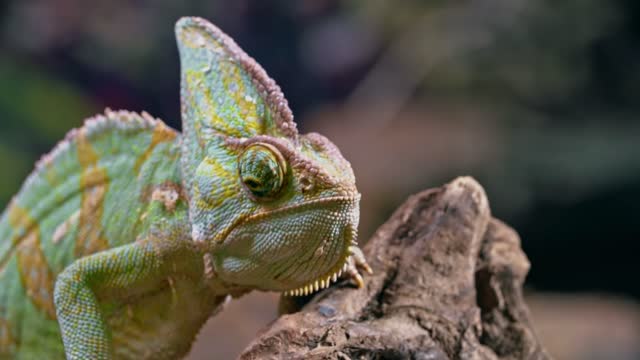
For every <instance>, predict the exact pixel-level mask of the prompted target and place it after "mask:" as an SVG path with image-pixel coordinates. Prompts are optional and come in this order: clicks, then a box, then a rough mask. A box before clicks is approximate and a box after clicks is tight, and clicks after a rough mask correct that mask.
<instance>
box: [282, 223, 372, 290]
mask: <svg viewBox="0 0 640 360" xmlns="http://www.w3.org/2000/svg"><path fill="white" fill-rule="evenodd" d="M348 231H349V232H348V236H349V238H347V239H345V240H344V246H345V249H344V251H343V255H342V257H341V258H340V260H339V261H338V262H337V263H336V264H335V265H334V266H333V267H332V268H331V269H330V270H329V271H327V273H326V274H324V275H321V276H319V277H318V278H316V279H315V280H312V281H309V282H308V283H307V284H305V285H303V286H300V287H297V288H294V289H290V290H286V291H283V292H282V294H283V295H285V296H306V295H309V294H312V293H314V292H316V291H319V290H322V289H326V288H328V287H329V286H330V285H331V284H332V283H335V282H337V281H338V279H340V277H342V274H343V273H347V274H348V273H350V264H351V263H353V261H350V260H351V258H352V256H354V255H355V254H354V253H353V252H352V251H351V249H352V248H353V247H356V246H357V245H358V242H357V229H355V228H353V227H349V228H348ZM359 286H360V285H359Z"/></svg>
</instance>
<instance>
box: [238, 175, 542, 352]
mask: <svg viewBox="0 0 640 360" xmlns="http://www.w3.org/2000/svg"><path fill="white" fill-rule="evenodd" d="M364 252H365V255H366V257H367V259H368V261H369V264H370V265H371V267H372V268H373V270H374V274H373V275H370V276H366V277H365V281H366V286H365V288H363V289H355V288H353V286H352V285H351V284H349V283H348V282H342V283H340V284H337V285H335V286H333V287H331V288H329V289H327V290H325V291H322V292H320V293H319V294H317V295H315V296H314V297H312V298H311V299H307V300H309V302H308V303H307V304H306V305H304V306H303V307H302V309H300V310H299V311H298V312H295V313H292V314H289V315H283V316H282V317H280V318H279V319H277V320H276V321H275V322H273V323H272V324H270V325H269V326H268V328H267V329H265V330H264V331H263V332H262V333H261V334H260V335H259V336H258V338H256V339H255V340H254V341H253V342H252V343H251V344H250V346H249V347H248V348H247V349H245V351H244V352H243V353H242V355H241V356H240V358H241V359H425V360H426V359H432V360H435V359H547V358H549V356H548V355H547V353H546V352H545V350H544V349H543V347H542V346H541V344H540V343H539V341H538V339H537V337H536V334H535V331H534V329H533V327H532V324H531V321H530V318H529V313H528V309H527V306H526V304H525V303H524V300H523V297H522V284H523V282H524V279H525V276H526V274H527V272H528V270H529V261H528V260H527V257H526V256H525V254H524V253H523V252H522V250H521V248H520V239H519V238H518V235H517V234H516V233H515V231H513V230H512V229H511V228H509V227H508V226H507V225H505V224H503V223H502V222H500V221H498V220H496V219H493V218H492V217H491V213H490V210H489V204H488V201H487V197H486V195H485V192H484V190H483V188H482V187H481V186H480V185H479V184H478V183H477V182H476V181H475V180H473V179H471V178H468V177H464V178H458V179H456V180H454V181H453V182H451V183H449V184H447V185H445V186H443V187H441V188H437V189H431V190H426V191H423V192H421V193H418V194H416V195H413V196H411V197H410V198H409V199H408V200H407V201H406V202H405V203H404V205H402V206H401V207H400V208H398V209H397V210H396V212H395V213H394V214H393V216H392V217H391V218H390V219H389V220H388V221H387V222H386V223H385V224H384V225H382V227H380V229H378V231H377V232H376V233H375V235H374V236H373V238H372V239H371V240H370V241H369V242H368V243H367V244H366V246H365V247H364ZM288 301H291V300H290V299H289V300H288Z"/></svg>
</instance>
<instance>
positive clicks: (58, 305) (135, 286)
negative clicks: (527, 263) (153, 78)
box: [0, 18, 370, 359]
mask: <svg viewBox="0 0 640 360" xmlns="http://www.w3.org/2000/svg"><path fill="white" fill-rule="evenodd" d="M176 37H177V41H178V47H179V50H180V59H181V67H182V84H181V98H182V99H181V100H182V121H183V133H182V134H179V133H177V132H176V131H174V130H172V129H170V128H168V127H167V126H166V125H164V123H163V122H161V121H160V120H157V119H154V118H152V117H151V116H150V115H148V114H146V113H143V114H136V113H131V112H126V111H117V112H114V111H110V110H107V111H106V113H105V114H104V115H98V116H96V117H94V118H92V119H89V120H87V122H86V123H85V125H84V126H83V127H82V128H80V129H77V130H73V131H71V132H70V133H69V134H68V135H67V138H66V139H65V140H64V141H62V142H61V143H60V144H59V145H57V146H56V148H55V149H54V150H53V151H52V152H51V153H49V154H48V155H45V156H44V157H43V158H42V159H41V160H40V161H39V162H38V164H36V168H35V170H34V172H33V173H32V174H31V175H30V176H29V178H28V179H27V180H26V181H25V183H24V185H23V187H22V189H21V190H20V192H19V193H18V194H17V195H16V196H15V197H14V198H13V200H12V201H11V203H10V204H9V205H8V207H7V209H6V210H5V212H4V213H3V214H2V217H0V359H3V358H15V359H34V358H48V359H50V358H64V356H65V355H66V357H67V358H69V359H111V358H130V359H142V358H150V359H165V358H179V357H181V356H183V355H185V354H186V353H187V352H188V351H189V349H190V347H191V343H192V342H193V339H194V338H195V335H196V334H197V332H198V330H199V329H200V327H201V326H202V325H203V324H204V322H205V321H206V320H207V318H208V317H210V316H211V315H212V314H213V313H215V311H216V309H218V308H219V307H220V305H221V304H222V303H223V302H224V301H225V299H226V298H227V297H228V296H229V295H232V296H239V295H242V294H244V293H246V292H247V291H250V290H252V289H260V290H273V291H281V292H284V293H286V294H289V295H302V294H308V293H311V292H313V291H316V290H318V289H320V288H324V287H326V286H328V285H329V284H330V282H332V281H336V280H337V278H338V277H339V276H340V275H341V274H342V273H345V274H346V275H348V276H350V277H352V278H353V279H354V280H355V281H356V283H357V284H358V285H362V277H361V276H360V275H359V273H358V270H357V267H360V268H362V269H365V270H367V271H369V270H370V269H368V266H367V265H366V262H365V261H364V258H363V256H362V253H361V251H360V250H359V249H358V248H357V246H356V233H357V227H358V217H359V201H360V194H359V193H358V191H357V189H356V186H355V178H354V175H353V171H352V169H351V166H350V165H349V163H348V162H347V161H346V160H345V159H344V158H343V157H342V155H341V154H340V152H339V150H338V149H337V148H336V147H335V146H334V145H333V144H332V143H331V142H330V141H329V140H327V139H326V138H325V137H323V136H321V135H319V134H306V135H301V134H298V132H297V130H296V124H295V123H294V122H293V116H292V114H291V111H290V109H289V108H288V105H287V101H286V100H285V98H284V96H283V95H282V93H281V91H280V88H279V87H278V86H277V85H276V84H275V82H274V81H273V80H272V79H270V78H269V77H268V76H267V74H266V73H265V71H264V70H263V69H262V68H261V67H260V66H259V65H258V64H257V63H255V61H254V60H253V59H251V58H250V57H249V56H247V55H246V54H245V53H244V52H243V51H242V50H241V49H240V48H239V47H238V46H237V45H236V44H235V43H234V42H233V40H231V39H230V38H229V37H227V36H226V35H225V34H224V33H222V32H221V31H220V30H219V29H217V28H216V27H215V26H213V25H211V24H210V23H208V22H206V21H205V20H203V19H198V18H183V19H181V20H180V21H178V23H177V24H176Z"/></svg>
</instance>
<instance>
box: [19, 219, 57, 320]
mask: <svg viewBox="0 0 640 360" xmlns="http://www.w3.org/2000/svg"><path fill="white" fill-rule="evenodd" d="M16 259H17V261H18V272H19V273H20V281H21V282H22V286H23V287H24V289H25V291H26V292H27V297H29V299H30V300H31V302H32V303H33V304H34V305H35V307H36V308H38V309H40V310H41V311H43V312H44V313H45V314H46V315H47V317H48V318H49V319H55V318H56V310H55V306H54V305H53V283H54V276H53V273H52V271H51V269H50V268H49V265H48V264H47V259H46V257H45V256H44V253H43V252H42V248H41V247H40V228H39V227H38V226H37V224H36V225H35V226H34V227H32V228H31V229H30V230H29V231H28V232H27V233H26V235H25V236H24V240H22V241H21V242H20V245H18V248H17V251H16Z"/></svg>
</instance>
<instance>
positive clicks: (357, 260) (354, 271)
mask: <svg viewBox="0 0 640 360" xmlns="http://www.w3.org/2000/svg"><path fill="white" fill-rule="evenodd" d="M349 252H350V253H351V255H350V256H349V258H348V259H347V263H346V265H345V271H344V273H343V274H344V275H343V276H344V277H345V278H348V279H352V280H353V281H354V282H355V283H356V285H357V286H358V288H362V287H363V286H364V280H363V279H362V275H360V272H359V270H362V271H364V272H366V273H367V274H369V275H371V274H373V270H371V267H370V266H369V264H367V260H366V259H365V258H364V254H363V253H362V250H360V248H359V247H357V246H355V245H352V246H350V247H349Z"/></svg>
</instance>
